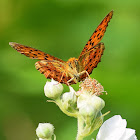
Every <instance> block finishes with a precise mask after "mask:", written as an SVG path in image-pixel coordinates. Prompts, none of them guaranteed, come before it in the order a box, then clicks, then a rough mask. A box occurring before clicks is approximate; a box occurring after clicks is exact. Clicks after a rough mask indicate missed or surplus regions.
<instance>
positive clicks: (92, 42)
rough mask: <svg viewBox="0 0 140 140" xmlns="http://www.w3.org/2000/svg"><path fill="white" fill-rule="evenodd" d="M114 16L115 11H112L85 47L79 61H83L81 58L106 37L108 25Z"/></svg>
mask: <svg viewBox="0 0 140 140" xmlns="http://www.w3.org/2000/svg"><path fill="white" fill-rule="evenodd" d="M112 16H113V11H111V12H110V13H109V14H108V15H107V16H106V17H105V18H104V19H103V21H102V22H101V23H100V24H99V26H98V27H97V29H96V30H95V31H94V33H93V34H92V36H91V37H90V39H89V41H88V42H87V44H86V45H85V47H84V49H83V50H82V52H81V54H80V56H79V59H81V57H82V56H83V55H84V54H85V53H86V52H88V51H89V50H90V49H92V48H93V46H96V45H97V44H98V43H99V42H100V41H101V39H102V38H103V36H104V33H105V31H106V28H107V26H108V23H109V21H110V19H111V18H112Z"/></svg>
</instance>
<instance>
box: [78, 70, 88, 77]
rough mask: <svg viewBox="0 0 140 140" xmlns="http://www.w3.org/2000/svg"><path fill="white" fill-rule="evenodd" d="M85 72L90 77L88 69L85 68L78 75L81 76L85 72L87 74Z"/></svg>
mask: <svg viewBox="0 0 140 140" xmlns="http://www.w3.org/2000/svg"><path fill="white" fill-rule="evenodd" d="M85 73H86V74H87V76H88V77H90V76H89V74H88V72H87V71H86V70H84V71H82V72H79V73H78V75H79V76H81V75H83V74H85Z"/></svg>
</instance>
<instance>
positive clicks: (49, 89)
mask: <svg viewBox="0 0 140 140" xmlns="http://www.w3.org/2000/svg"><path fill="white" fill-rule="evenodd" d="M62 91H63V86H62V84H61V83H59V82H57V81H55V80H53V79H52V80H51V82H46V84H45V86H44V92H45V95H46V96H47V97H48V98H52V99H56V98H58V97H59V96H60V95H61V93H62Z"/></svg>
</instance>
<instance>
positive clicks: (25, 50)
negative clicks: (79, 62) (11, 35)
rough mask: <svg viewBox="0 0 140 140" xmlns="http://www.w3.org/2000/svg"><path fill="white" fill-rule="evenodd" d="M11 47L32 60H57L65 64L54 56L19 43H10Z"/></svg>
mask: <svg viewBox="0 0 140 140" xmlns="http://www.w3.org/2000/svg"><path fill="white" fill-rule="evenodd" d="M9 45H10V46H11V47H12V48H14V49H15V50H17V51H18V52H19V53H21V54H24V55H25V56H27V57H29V58H31V59H38V60H57V61H60V62H64V61H63V60H61V59H59V58H57V57H54V56H52V55H49V54H46V53H44V52H42V51H40V50H38V49H34V48H31V47H28V46H25V45H22V44H19V43H15V42H10V43H9Z"/></svg>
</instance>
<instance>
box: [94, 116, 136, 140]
mask: <svg viewBox="0 0 140 140" xmlns="http://www.w3.org/2000/svg"><path fill="white" fill-rule="evenodd" d="M126 125H127V122H126V120H125V119H122V118H121V116H120V115H115V116H113V117H112V118H110V119H108V120H106V121H105V122H104V123H103V125H102V126H101V127H100V129H99V132H98V134H97V137H96V140H137V137H136V135H135V130H134V129H130V128H126Z"/></svg>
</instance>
